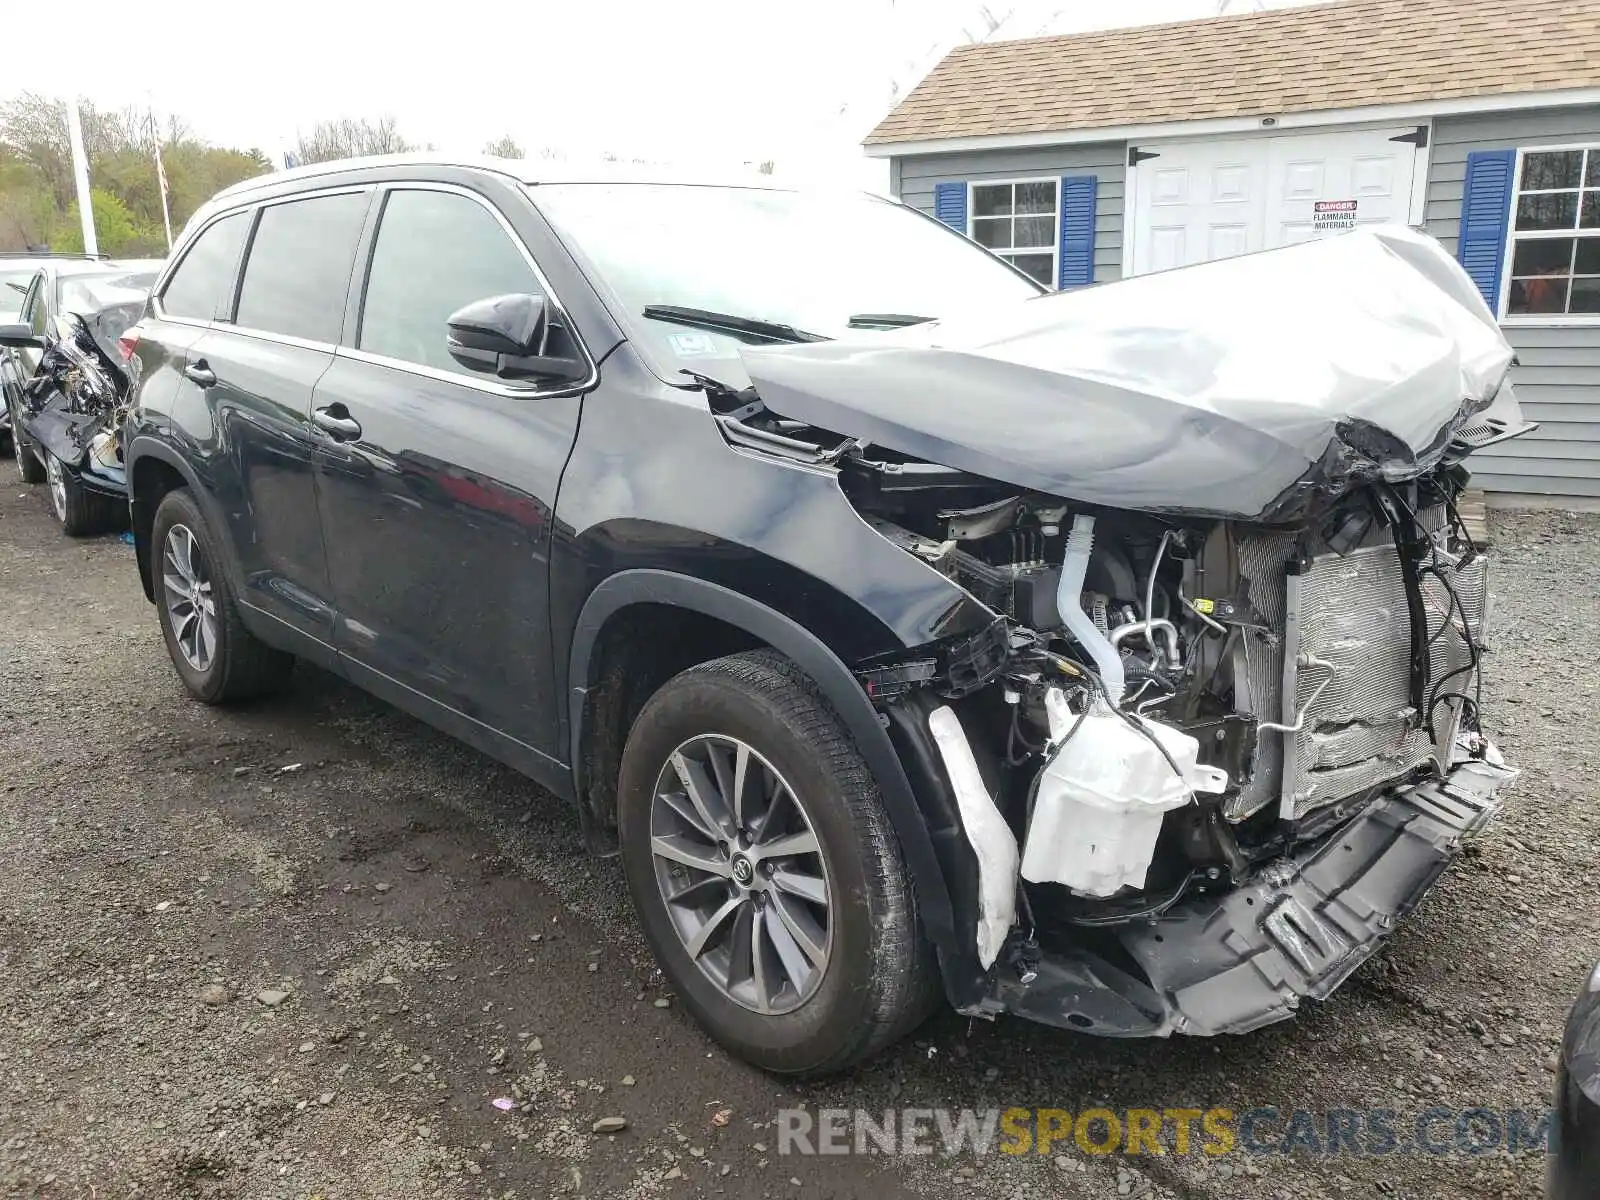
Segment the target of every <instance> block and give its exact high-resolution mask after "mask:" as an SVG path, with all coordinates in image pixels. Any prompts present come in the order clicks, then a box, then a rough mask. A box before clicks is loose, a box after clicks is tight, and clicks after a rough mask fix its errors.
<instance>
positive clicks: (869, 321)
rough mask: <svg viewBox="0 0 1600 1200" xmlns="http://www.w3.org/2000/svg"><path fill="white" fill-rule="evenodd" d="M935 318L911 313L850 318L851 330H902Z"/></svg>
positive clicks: (862, 314) (864, 314)
mask: <svg viewBox="0 0 1600 1200" xmlns="http://www.w3.org/2000/svg"><path fill="white" fill-rule="evenodd" d="M935 320H938V318H937V317H919V316H915V315H913V314H911V313H857V314H856V315H855V316H853V317H851V318H850V321H849V325H850V328H851V329H904V328H905V327H906V326H908V325H924V324H926V323H927V322H929V321H935Z"/></svg>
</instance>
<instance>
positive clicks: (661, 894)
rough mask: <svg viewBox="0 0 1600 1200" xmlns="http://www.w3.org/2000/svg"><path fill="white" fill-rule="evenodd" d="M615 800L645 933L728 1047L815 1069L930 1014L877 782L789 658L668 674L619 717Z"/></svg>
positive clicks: (909, 902) (911, 906)
mask: <svg viewBox="0 0 1600 1200" xmlns="http://www.w3.org/2000/svg"><path fill="white" fill-rule="evenodd" d="M617 802H618V824H619V831H620V836H621V843H622V859H623V867H624V870H625V872H626V875H627V879H628V887H629V891H630V892H631V893H632V896H633V902H634V907H635V909H636V910H637V911H638V913H639V917H640V921H641V923H642V924H643V926H644V932H645V936H646V938H647V939H648V940H649V942H650V944H651V947H652V949H653V950H654V951H655V954H656V959H657V961H658V962H659V963H660V964H661V968H662V970H663V971H664V972H665V974H666V975H667V977H668V979H669V980H670V981H671V983H672V985H673V987H674V988H675V989H676V991H677V993H678V995H679V996H680V997H681V999H682V1001H683V1004H684V1006H685V1007H686V1008H687V1009H688V1010H689V1011H690V1013H691V1014H692V1015H693V1016H694V1017H695V1019H696V1020H698V1021H699V1022H700V1024H701V1025H702V1026H704V1027H705V1028H706V1030H707V1031H708V1032H709V1033H710V1034H711V1036H712V1037H714V1038H715V1039H716V1040H717V1041H718V1042H720V1043H721V1044H722V1045H723V1046H724V1047H726V1048H727V1049H728V1050H729V1051H731V1052H732V1053H733V1054H735V1055H737V1056H738V1057H740V1058H742V1059H745V1060H746V1061H747V1062H750V1063H752V1064H754V1065H756V1066H758V1067H761V1068H763V1069H765V1070H769V1071H774V1072H778V1073H782V1074H791V1075H822V1074H827V1073H830V1072H834V1071H839V1070H843V1069H844V1068H846V1067H849V1066H851V1065H853V1064H855V1063H857V1062H860V1061H861V1060H863V1059H865V1058H868V1057H870V1056H871V1055H872V1054H875V1053H876V1052H877V1051H879V1050H881V1049H882V1048H883V1047H885V1046H886V1045H888V1044H889V1043H890V1042H892V1041H894V1040H895V1039H896V1038H898V1037H900V1036H901V1035H902V1034H904V1033H905V1032H907V1031H909V1029H910V1028H911V1027H912V1026H913V1025H914V1024H915V1023H916V1022H917V1021H918V1020H920V1018H922V1017H923V1016H926V1015H927V1011H928V1008H929V1007H930V1002H931V1000H932V998H933V996H934V990H933V965H932V951H931V948H930V947H929V946H928V944H927V942H926V940H925V938H924V936H923V933H922V929H921V926H920V923H919V922H918V919H917V912H916V903H915V897H914V894H913V892H912V888H911V883H910V879H909V876H908V874H907V871H906V867H905V863H904V861H903V859H902V857H901V853H900V846H899V842H898V841H897V840H896V838H895V835H894V830H893V827H892V826H891V824H890V822H889V818H888V814H887V813H886V812H885V811H884V807H883V802H882V800H881V798H880V796H879V793H878V788H877V784H876V782H875V781H874V779H873V777H872V774H871V772H870V771H869V770H868V769H867V766H866V763H865V762H864V761H863V760H862V758H861V754H860V752H859V751H858V750H857V749H856V746H855V744H854V742H853V741H852V740H851V738H850V735H849V734H848V732H847V731H846V730H845V729H844V727H843V725H842V724H841V723H840V721H839V719H838V717H837V716H835V715H834V713H833V711H832V710H831V709H830V708H829V707H828V705H827V702H826V701H825V700H824V698H823V697H822V695H821V693H820V692H819V691H818V690H817V688H816V685H815V684H813V683H812V682H811V680H810V679H808V678H807V677H806V676H805V675H804V674H803V673H802V672H801V671H799V670H798V669H797V668H796V667H795V666H794V664H792V663H791V662H789V661H788V660H787V659H785V658H783V657H782V656H781V655H779V654H776V653H774V652H771V651H755V652H752V653H747V654H737V655H733V656H731V657H728V658H722V659H717V660H716V661H714V662H709V663H705V664H703V665H701V666H698V667H693V668H691V669H690V670H687V671H684V672H683V673H682V674H680V675H678V676H676V677H674V678H673V679H672V680H670V681H669V682H668V683H667V684H666V685H665V686H664V687H662V688H661V690H660V691H658V692H657V693H656V694H655V695H654V696H652V697H651V699H650V700H649V702H648V703H647V704H646V705H645V707H644V710H643V711H642V712H641V713H640V714H639V717H638V720H637V721H635V722H634V725H633V728H632V730H631V731H630V732H629V735H628V742H627V746H626V748H625V750H624V752H623V757H622V770H621V775H620V779H619V781H618V801H617Z"/></svg>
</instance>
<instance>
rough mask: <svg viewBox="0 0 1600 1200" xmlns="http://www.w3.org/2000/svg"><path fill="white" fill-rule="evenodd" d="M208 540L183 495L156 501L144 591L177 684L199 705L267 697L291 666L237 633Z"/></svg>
mask: <svg viewBox="0 0 1600 1200" xmlns="http://www.w3.org/2000/svg"><path fill="white" fill-rule="evenodd" d="M223 561H224V560H223V557H222V555H221V553H220V551H219V548H218V546H217V540H216V535H215V534H214V533H213V532H212V530H211V527H210V526H209V525H208V524H207V523H206V519H205V516H204V515H203V514H202V513H201V512H200V506H199V505H198V504H196V503H195V501H194V497H193V496H191V495H190V494H189V490H188V489H187V488H178V489H176V490H174V491H171V492H168V493H167V494H166V495H165V496H164V497H162V500H161V504H160V506H159V507H158V508H157V509H156V515H155V522H154V525H153V527H152V529H151V535H150V588H151V592H152V593H153V594H154V596H155V598H156V612H157V613H158V614H159V618H160V621H161V634H162V637H163V638H165V639H166V643H167V654H168V655H169V656H170V657H171V658H172V665H173V666H174V667H175V668H176V669H177V672H178V678H180V679H182V680H183V686H184V687H186V688H188V689H189V694H190V695H191V696H193V697H194V698H195V699H196V700H199V701H201V702H202V703H205V704H225V703H227V702H229V701H231V700H243V699H247V698H249V697H252V696H259V695H262V694H264V693H267V692H271V691H275V690H276V689H277V688H279V687H281V686H282V684H283V682H284V680H285V679H287V678H288V675H289V672H290V670H292V669H293V667H294V656H293V655H290V654H285V653H284V652H283V651H281V650H276V649H274V648H273V647H271V646H269V645H267V644H266V643H265V642H263V641H261V640H260V639H259V638H257V637H256V636H255V635H254V634H253V633H251V632H250V631H249V630H248V629H246V628H245V626H244V622H243V620H241V619H240V616H239V606H238V603H237V602H236V601H235V600H234V596H233V591H232V589H231V588H230V587H229V584H228V577H227V573H226V572H225V571H224V570H223V567H222V563H223Z"/></svg>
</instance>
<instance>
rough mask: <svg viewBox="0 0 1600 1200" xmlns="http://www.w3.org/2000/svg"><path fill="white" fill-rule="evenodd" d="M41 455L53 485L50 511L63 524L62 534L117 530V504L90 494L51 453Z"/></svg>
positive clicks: (86, 535)
mask: <svg viewBox="0 0 1600 1200" xmlns="http://www.w3.org/2000/svg"><path fill="white" fill-rule="evenodd" d="M42 453H44V455H45V466H44V471H45V478H46V480H47V481H48V482H49V484H50V507H51V508H52V509H53V510H54V511H55V514H56V520H58V521H60V522H61V532H63V533H65V534H66V535H67V536H68V537H90V536H92V535H94V534H97V533H105V532H106V531H107V530H110V529H114V528H116V526H117V524H118V517H119V513H118V511H117V509H118V504H117V502H116V500H114V499H113V498H111V497H110V496H102V495H101V494H100V493H98V492H91V491H90V490H89V489H88V488H86V487H84V486H83V485H82V484H81V483H79V482H78V480H77V478H76V477H75V476H74V475H73V474H72V472H71V471H69V470H68V469H67V467H66V465H65V464H63V463H62V461H61V460H60V459H59V458H57V457H56V456H55V455H53V454H51V453H49V452H48V451H43V452H42ZM24 477H26V476H24Z"/></svg>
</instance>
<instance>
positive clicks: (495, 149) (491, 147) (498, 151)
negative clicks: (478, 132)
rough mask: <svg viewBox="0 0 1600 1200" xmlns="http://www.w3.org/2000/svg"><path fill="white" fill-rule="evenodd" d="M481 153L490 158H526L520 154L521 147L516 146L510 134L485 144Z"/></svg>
mask: <svg viewBox="0 0 1600 1200" xmlns="http://www.w3.org/2000/svg"><path fill="white" fill-rule="evenodd" d="M483 152H484V153H485V154H487V155H488V156H489V157H490V158H526V157H527V155H526V154H524V153H523V152H522V147H521V146H519V145H517V143H516V141H515V139H513V138H512V137H511V135H510V134H507V135H506V136H505V137H497V138H495V139H494V141H492V142H485V143H484V147H483Z"/></svg>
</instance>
